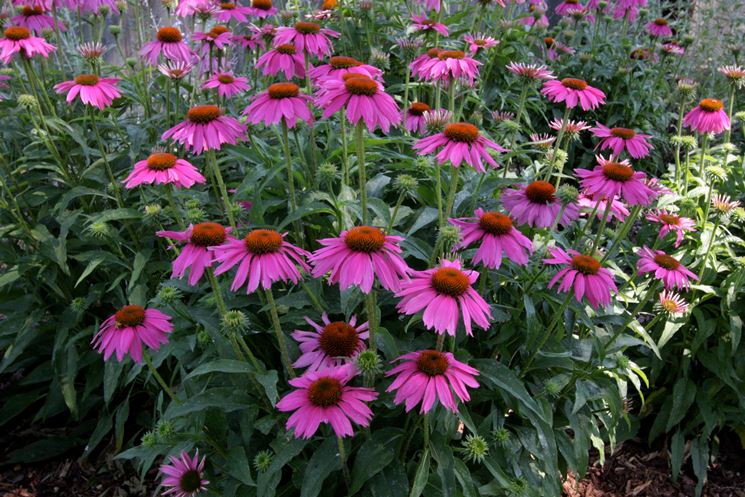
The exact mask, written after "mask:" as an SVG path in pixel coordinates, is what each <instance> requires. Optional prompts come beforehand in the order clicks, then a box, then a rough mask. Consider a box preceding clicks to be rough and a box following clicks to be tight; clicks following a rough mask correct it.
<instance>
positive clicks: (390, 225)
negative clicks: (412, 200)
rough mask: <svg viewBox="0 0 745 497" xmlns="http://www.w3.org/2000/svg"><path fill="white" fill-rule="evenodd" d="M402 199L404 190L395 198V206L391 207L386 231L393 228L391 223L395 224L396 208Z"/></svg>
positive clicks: (398, 207)
mask: <svg viewBox="0 0 745 497" xmlns="http://www.w3.org/2000/svg"><path fill="white" fill-rule="evenodd" d="M403 201H404V192H401V193H399V194H398V199H397V200H396V206H395V207H394V208H393V214H391V220H390V221H389V222H388V228H387V229H386V232H387V233H390V232H391V230H392V229H393V225H394V224H396V217H397V216H398V210H399V209H400V208H401V204H402V203H403Z"/></svg>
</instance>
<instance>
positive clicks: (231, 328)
mask: <svg viewBox="0 0 745 497" xmlns="http://www.w3.org/2000/svg"><path fill="white" fill-rule="evenodd" d="M220 327H221V328H222V330H223V331H224V332H226V333H227V334H230V335H233V334H238V335H240V334H242V333H243V332H244V331H246V330H247V329H248V317H247V316H246V315H245V314H244V313H243V311H239V310H237V309H231V310H229V311H228V312H226V313H225V315H224V316H223V317H222V321H221V322H220Z"/></svg>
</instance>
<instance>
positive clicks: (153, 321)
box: [91, 305, 173, 364]
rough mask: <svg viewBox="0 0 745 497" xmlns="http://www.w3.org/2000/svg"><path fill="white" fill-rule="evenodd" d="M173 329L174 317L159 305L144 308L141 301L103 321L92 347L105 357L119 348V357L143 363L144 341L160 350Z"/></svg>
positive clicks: (117, 354) (106, 358)
mask: <svg viewBox="0 0 745 497" xmlns="http://www.w3.org/2000/svg"><path fill="white" fill-rule="evenodd" d="M172 331H173V324H172V323H171V317H170V316H169V315H167V314H163V313H162V312H160V311H159V310H157V309H145V308H144V307H142V306H139V305H125V306H124V307H122V308H121V309H119V310H118V311H116V313H114V315H113V316H110V317H109V318H107V319H106V321H104V322H103V323H102V324H101V327H100V328H99V330H98V333H96V336H94V337H93V340H91V344H92V345H93V348H94V349H96V350H97V351H98V352H103V360H104V361H108V360H109V357H111V356H112V354H114V352H116V360H117V361H119V362H122V359H124V356H125V355H126V354H129V355H130V357H131V358H132V359H133V360H134V361H135V362H136V363H138V364H141V363H142V344H143V343H144V344H145V345H147V346H148V347H150V348H151V349H153V350H158V349H159V348H160V346H161V345H162V344H164V343H168V334H169V333H170V332H172Z"/></svg>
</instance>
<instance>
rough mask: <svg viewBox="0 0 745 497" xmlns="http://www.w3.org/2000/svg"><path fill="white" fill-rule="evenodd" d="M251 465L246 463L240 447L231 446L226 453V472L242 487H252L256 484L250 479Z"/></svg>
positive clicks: (243, 451) (243, 452)
mask: <svg viewBox="0 0 745 497" xmlns="http://www.w3.org/2000/svg"><path fill="white" fill-rule="evenodd" d="M250 468H251V465H250V464H249V463H248V457H246V451H245V449H244V448H243V447H241V446H240V445H235V446H233V447H232V448H231V449H230V450H229V451H228V458H227V470H228V474H230V476H232V477H233V478H235V479H236V480H238V481H240V482H241V483H243V484H244V485H248V486H254V485H255V484H256V483H255V482H254V480H253V478H251V469H250Z"/></svg>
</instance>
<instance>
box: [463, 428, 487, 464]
mask: <svg viewBox="0 0 745 497" xmlns="http://www.w3.org/2000/svg"><path fill="white" fill-rule="evenodd" d="M461 444H462V445H463V448H462V449H461V452H463V455H464V457H465V459H466V461H469V462H473V463H479V464H481V463H482V462H484V457H486V456H487V454H489V443H488V442H487V441H486V439H485V438H484V437H482V436H481V435H467V436H466V439H465V440H463V441H462V442H461Z"/></svg>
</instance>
